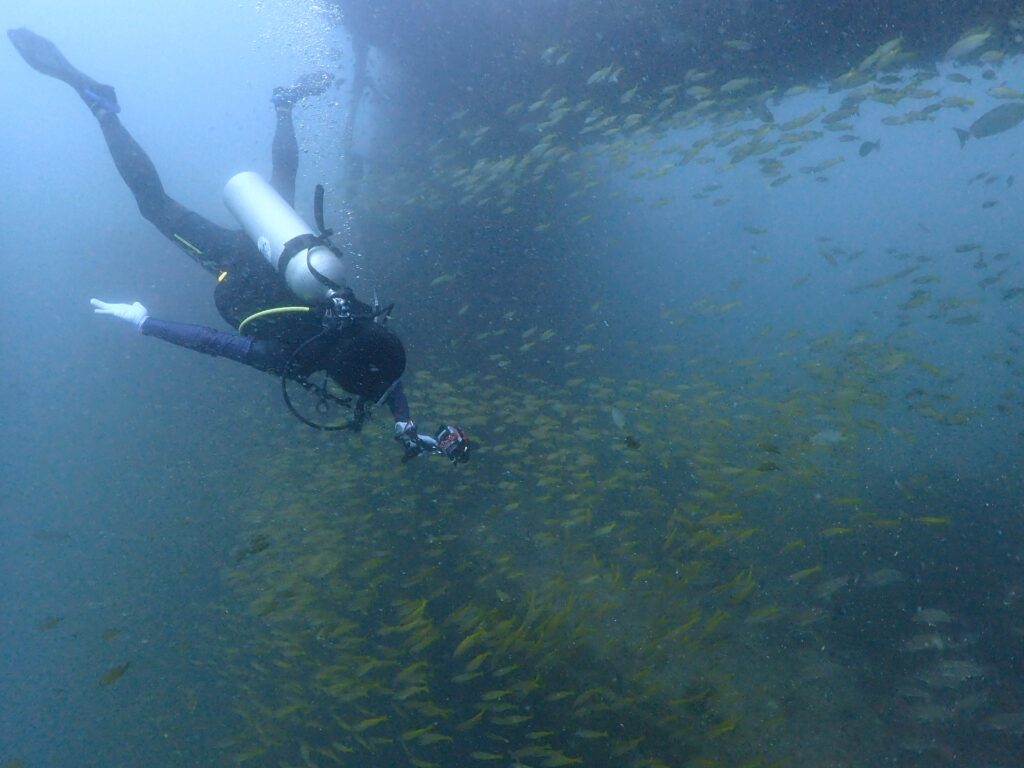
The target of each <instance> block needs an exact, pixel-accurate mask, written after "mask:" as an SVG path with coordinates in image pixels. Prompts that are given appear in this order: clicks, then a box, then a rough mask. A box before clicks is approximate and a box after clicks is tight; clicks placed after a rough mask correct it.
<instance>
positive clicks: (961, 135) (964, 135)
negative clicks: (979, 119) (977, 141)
mask: <svg viewBox="0 0 1024 768" xmlns="http://www.w3.org/2000/svg"><path fill="white" fill-rule="evenodd" d="M953 130H954V131H956V137H957V138H958V139H960V149H963V148H964V145H966V144H967V140H968V139H969V138H971V132H970V131H964V130H961V129H960V128H954V129H953Z"/></svg>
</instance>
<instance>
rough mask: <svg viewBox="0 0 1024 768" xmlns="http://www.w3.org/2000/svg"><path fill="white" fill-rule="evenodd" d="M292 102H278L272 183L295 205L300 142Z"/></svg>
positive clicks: (272, 148)
mask: <svg viewBox="0 0 1024 768" xmlns="http://www.w3.org/2000/svg"><path fill="white" fill-rule="evenodd" d="M292 106H293V104H292V103H291V102H283V103H278V104H276V107H277V127H276V128H275V129H274V143H273V145H272V146H271V150H270V153H271V158H272V161H273V168H274V170H273V173H272V175H271V177H270V185H271V186H272V187H273V188H274V189H276V190H277V193H278V194H279V195H280V196H281V197H283V198H284V199H285V202H286V203H288V205H290V206H292V207H293V208H294V207H295V177H296V175H297V174H298V172H299V143H298V141H297V140H296V139H295V122H294V121H293V120H292Z"/></svg>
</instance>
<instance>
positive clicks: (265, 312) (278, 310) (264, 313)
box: [238, 307, 309, 333]
mask: <svg viewBox="0 0 1024 768" xmlns="http://www.w3.org/2000/svg"><path fill="white" fill-rule="evenodd" d="M285 312H309V307H271V308H270V309H262V310H260V311H259V312H255V313H253V314H251V315H249V316H248V317H247V318H245V320H243V321H242V322H240V323H239V324H238V332H239V333H242V329H243V328H245V326H246V325H248V324H249V323H250V322H251V321H253V320H259V319H260V318H261V317H268V316H269V315H282V314H284V313H285Z"/></svg>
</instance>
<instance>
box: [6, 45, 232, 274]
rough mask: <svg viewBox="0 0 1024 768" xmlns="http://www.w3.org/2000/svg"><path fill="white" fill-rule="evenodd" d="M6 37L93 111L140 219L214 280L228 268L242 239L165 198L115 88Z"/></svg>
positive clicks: (56, 53) (51, 50) (55, 53)
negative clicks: (126, 121) (124, 120)
mask: <svg viewBox="0 0 1024 768" xmlns="http://www.w3.org/2000/svg"><path fill="white" fill-rule="evenodd" d="M7 36H8V37H9V38H10V40H11V43H13V44H14V47H15V48H16V49H17V51H18V53H19V54H21V57H22V58H23V59H25V62H26V63H27V64H28V65H29V66H30V67H32V68H33V69H35V70H36V71H38V72H41V73H43V74H44V75H48V76H49V77H54V78H56V79H58V80H61V81H63V82H65V83H67V84H68V85H70V86H71V87H72V88H74V89H75V91H76V92H77V93H78V95H79V96H80V97H81V98H82V100H83V101H84V102H85V103H86V105H87V106H88V107H89V109H90V110H92V113H93V114H94V115H95V116H96V119H97V120H98V121H99V124H100V128H101V129H102V130H103V137H104V138H105V139H106V141H107V146H108V147H109V149H110V154H111V157H113V159H114V165H116V166H117V170H118V172H119V173H120V174H121V178H123V179H124V181H125V183H126V184H127V185H128V188H129V189H130V190H131V192H132V194H133V195H134V196H135V201H136V202H137V203H138V205H139V211H141V212H142V215H143V216H145V217H146V219H147V220H149V221H150V222H152V223H153V224H154V225H155V226H156V227H157V229H159V230H160V231H161V232H162V233H163V234H164V235H165V236H166V237H168V238H169V239H170V240H171V241H172V242H174V243H176V244H177V245H179V246H180V247H181V248H182V249H183V250H184V251H185V253H187V254H188V255H189V257H190V258H192V259H193V260H194V261H195V262H197V263H198V264H200V265H201V266H202V267H203V268H204V269H206V270H207V271H208V272H211V273H213V274H215V275H216V274H219V273H220V272H221V271H222V270H223V269H226V268H227V266H230V265H231V264H233V263H234V262H235V260H236V255H237V253H238V252H239V250H240V249H241V250H244V246H245V242H246V241H245V236H244V235H243V234H241V233H239V232H235V231H233V230H229V229H225V228H224V227H220V226H217V225H216V224H214V223H213V222H210V221H207V220H206V219H204V218H203V217H202V216H200V215H199V214H197V213H194V212H192V211H190V210H188V209H187V208H185V206H183V205H181V204H180V203H178V202H177V201H175V200H172V199H171V198H170V197H168V195H167V193H166V192H164V187H163V184H162V183H161V181H160V176H159V175H158V174H157V172H156V168H155V167H154V166H153V162H152V161H151V160H150V159H149V156H148V155H146V153H145V152H144V151H143V149H142V147H140V146H139V145H138V143H137V142H136V141H135V139H133V138H132V136H131V134H129V133H128V131H127V130H125V127H124V126H123V125H121V121H120V120H119V119H118V117H117V113H118V112H120V111H121V107H120V106H119V105H118V103H117V96H116V94H115V93H114V89H113V88H112V87H111V86H109V85H104V84H102V83H99V82H97V81H96V80H93V79H92V78H91V77H89V76H88V75H86V74H84V73H83V72H80V71H79V70H78V69H76V68H75V67H74V66H72V65H71V63H70V62H69V61H68V60H67V59H66V58H64V55H63V54H62V53H61V52H60V50H59V49H58V48H57V46H55V45H54V44H53V43H52V42H50V41H49V40H47V39H46V38H45V37H40V36H39V35H37V34H35V33H34V32H32V31H30V30H28V29H24V28H22V29H11V30H8V32H7Z"/></svg>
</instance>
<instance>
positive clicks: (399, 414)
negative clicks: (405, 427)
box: [384, 380, 412, 421]
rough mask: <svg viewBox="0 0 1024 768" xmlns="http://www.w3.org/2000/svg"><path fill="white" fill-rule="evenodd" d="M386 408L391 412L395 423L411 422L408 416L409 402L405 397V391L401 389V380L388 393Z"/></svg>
mask: <svg viewBox="0 0 1024 768" xmlns="http://www.w3.org/2000/svg"><path fill="white" fill-rule="evenodd" d="M384 402H386V403H387V404H388V408H389V409H390V410H391V415H392V416H394V418H395V421H412V419H411V417H410V416H409V401H408V399H406V397H405V390H404V389H402V382H401V380H399V381H397V382H396V383H395V386H393V387H392V388H391V391H390V392H389V393H388V397H387V400H385V401H384Z"/></svg>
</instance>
